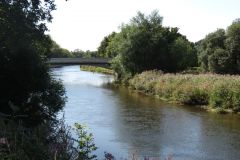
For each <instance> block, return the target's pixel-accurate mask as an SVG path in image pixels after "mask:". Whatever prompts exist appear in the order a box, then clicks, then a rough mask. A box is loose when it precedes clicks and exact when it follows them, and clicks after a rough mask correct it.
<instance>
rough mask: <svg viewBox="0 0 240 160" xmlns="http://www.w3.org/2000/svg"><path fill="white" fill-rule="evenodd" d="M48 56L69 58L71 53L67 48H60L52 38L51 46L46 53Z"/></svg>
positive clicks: (71, 55)
mask: <svg viewBox="0 0 240 160" xmlns="http://www.w3.org/2000/svg"><path fill="white" fill-rule="evenodd" d="M47 56H48V58H70V57H73V54H72V53H71V52H70V51H68V50H67V49H64V48H61V47H60V46H59V45H58V44H57V43H56V42H55V41H53V40H52V47H51V49H50V52H49V53H48V55H47Z"/></svg>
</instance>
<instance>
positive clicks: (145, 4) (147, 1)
mask: <svg viewBox="0 0 240 160" xmlns="http://www.w3.org/2000/svg"><path fill="white" fill-rule="evenodd" d="M55 1H56V5H57V10H56V11H54V12H53V17H54V19H53V21H52V23H50V24H49V25H48V26H49V29H50V31H49V34H50V35H51V37H52V38H53V39H54V40H55V41H56V42H57V43H58V44H60V46H61V47H63V48H66V49H69V50H74V49H82V50H96V49H97V47H98V46H99V44H100V42H101V40H102V39H103V37H104V36H107V35H108V34H110V33H111V32H112V31H116V32H117V31H119V26H120V25H121V24H122V23H128V22H129V20H130V19H131V18H132V17H134V16H135V15H136V13H137V11H141V12H143V13H145V14H150V13H151V12H152V11H153V10H158V11H159V14H160V15H161V16H163V17H164V18H163V25H164V26H171V27H178V28H180V33H182V34H184V35H186V36H187V38H188V39H189V40H190V41H193V42H195V41H198V40H200V39H202V38H204V37H205V36H206V34H208V33H210V32H213V31H215V30H216V29H217V28H224V29H226V27H227V26H229V25H230V24H231V23H232V21H233V20H235V19H236V18H240V0H68V1H67V2H66V1H65V0H55Z"/></svg>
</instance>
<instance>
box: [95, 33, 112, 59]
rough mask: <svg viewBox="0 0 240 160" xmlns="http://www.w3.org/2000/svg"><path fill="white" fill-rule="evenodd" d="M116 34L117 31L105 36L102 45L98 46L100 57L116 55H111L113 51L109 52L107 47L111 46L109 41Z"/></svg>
mask: <svg viewBox="0 0 240 160" xmlns="http://www.w3.org/2000/svg"><path fill="white" fill-rule="evenodd" d="M115 35H116V32H112V33H111V34H110V35H108V36H106V37H104V39H103V40H102V42H101V44H100V46H99V47H98V53H97V54H98V55H99V57H107V58H113V57H115V56H116V55H111V53H112V52H107V47H108V46H109V43H110V42H111V40H112V39H113V38H114V36H115Z"/></svg>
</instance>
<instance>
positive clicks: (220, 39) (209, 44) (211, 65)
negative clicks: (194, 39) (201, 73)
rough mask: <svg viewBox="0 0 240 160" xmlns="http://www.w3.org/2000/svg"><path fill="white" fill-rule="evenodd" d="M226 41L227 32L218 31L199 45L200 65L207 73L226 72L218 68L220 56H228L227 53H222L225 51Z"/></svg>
mask: <svg viewBox="0 0 240 160" xmlns="http://www.w3.org/2000/svg"><path fill="white" fill-rule="evenodd" d="M225 39H226V35H225V30H224V29H218V30H217V31H215V32H213V33H210V34H208V35H207V36H206V38H205V39H204V40H202V41H201V42H200V43H199V47H198V56H199V63H200V65H201V66H202V68H203V69H204V70H205V71H212V72H217V73H218V72H219V71H224V70H223V68H222V69H217V68H216V67H218V55H220V54H221V55H223V54H225V55H224V57H226V56H227V55H226V54H227V53H226V52H222V50H225ZM220 49H222V50H220ZM220 52H221V53H220ZM214 53H215V54H214ZM222 67H223V66H222Z"/></svg>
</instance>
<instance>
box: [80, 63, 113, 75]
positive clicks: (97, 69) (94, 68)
mask: <svg viewBox="0 0 240 160" xmlns="http://www.w3.org/2000/svg"><path fill="white" fill-rule="evenodd" d="M80 68H81V70H82V71H90V72H97V73H104V74H112V75H113V74H114V71H113V70H111V69H107V68H103V67H98V66H88V65H81V67H80Z"/></svg>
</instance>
